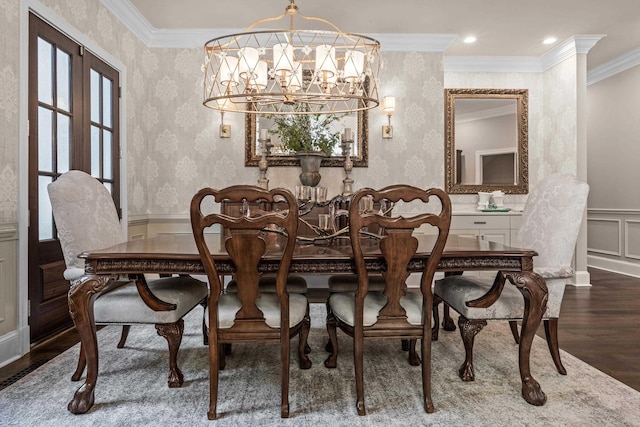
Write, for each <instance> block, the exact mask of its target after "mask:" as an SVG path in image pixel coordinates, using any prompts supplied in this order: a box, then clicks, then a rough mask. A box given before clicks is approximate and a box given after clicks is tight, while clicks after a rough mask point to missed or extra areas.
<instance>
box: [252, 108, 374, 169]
mask: <svg viewBox="0 0 640 427" xmlns="http://www.w3.org/2000/svg"><path fill="white" fill-rule="evenodd" d="M272 126H273V120H271V119H269V118H267V117H266V116H264V115H259V114H245V147H244V152H245V159H244V160H245V166H258V161H259V160H260V156H261V155H262V152H261V151H260V142H259V141H258V139H259V138H260V130H261V129H275V126H273V127H272ZM332 126H333V127H334V129H333V130H336V131H339V132H340V133H341V134H342V133H343V132H344V129H351V131H352V135H353V136H354V138H353V139H354V141H353V144H352V146H351V160H352V161H353V166H358V167H366V166H367V164H368V144H367V142H368V141H367V138H368V134H369V125H368V112H367V111H366V110H365V111H359V112H354V113H350V114H347V115H345V116H344V117H342V118H341V119H340V121H338V122H335V123H332ZM270 138H271V147H270V149H269V155H268V156H267V160H268V162H269V167H272V166H299V165H300V161H299V160H298V158H297V157H296V156H295V155H292V154H287V153H286V152H283V151H282V150H281V149H280V148H279V147H280V141H279V139H278V137H277V135H270ZM343 165H344V154H343V153H342V147H341V145H340V144H338V145H337V146H336V148H335V149H334V152H333V155H331V156H330V157H327V158H325V159H323V160H322V166H323V167H326V166H339V167H342V166H343Z"/></svg>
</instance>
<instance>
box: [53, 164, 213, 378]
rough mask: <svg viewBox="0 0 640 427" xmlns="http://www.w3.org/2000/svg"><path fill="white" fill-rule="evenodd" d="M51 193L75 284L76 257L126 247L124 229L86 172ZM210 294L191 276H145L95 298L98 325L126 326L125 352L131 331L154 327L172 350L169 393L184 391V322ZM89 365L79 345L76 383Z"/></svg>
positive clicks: (79, 272) (65, 178)
mask: <svg viewBox="0 0 640 427" xmlns="http://www.w3.org/2000/svg"><path fill="white" fill-rule="evenodd" d="M47 190H48V192H49V199H50V201H51V208H52V210H53V217H54V220H55V225H56V230H57V236H58V239H59V240H60V244H61V246H62V253H63V255H64V260H65V264H66V267H67V268H66V270H65V272H64V277H65V279H67V280H70V281H73V280H75V279H78V278H80V277H81V276H83V275H84V274H85V273H84V260H83V259H81V258H78V255H80V254H81V253H82V252H85V251H89V250H92V249H102V248H107V247H109V246H113V245H115V244H118V243H122V242H123V241H125V238H124V234H123V231H122V226H121V224H120V220H119V218H118V214H117V212H116V207H115V205H114V203H113V199H112V198H111V194H110V193H109V191H108V190H107V189H106V187H105V186H104V185H103V184H102V183H101V182H100V181H98V180H97V179H95V178H93V177H92V176H91V175H89V174H87V173H85V172H82V171H78V170H72V171H69V172H67V173H64V174H62V175H60V176H59V177H58V178H57V179H56V180H55V181H53V182H52V183H51V184H49V186H48V187H47ZM207 294H208V289H207V284H206V283H204V282H202V281H200V280H196V279H194V278H192V277H189V276H185V277H167V278H161V279H157V280H149V281H147V280H146V279H145V277H144V275H136V276H135V277H124V278H123V280H120V281H117V282H114V283H112V284H110V285H108V287H107V288H105V289H104V290H103V291H102V292H100V293H98V294H97V295H96V298H95V301H94V303H93V312H94V314H93V315H94V318H95V323H96V324H98V325H123V331H122V336H121V338H120V341H119V343H118V348H122V347H123V346H124V344H125V341H126V338H127V333H128V331H129V327H130V325H135V324H154V325H155V327H156V330H157V332H158V335H161V336H162V337H164V338H165V339H166V340H167V343H168V345H169V379H168V384H169V387H180V386H181V385H182V383H183V380H184V377H183V374H182V371H181V370H180V368H179V367H178V361H177V358H178V350H179V348H180V343H181V341H182V333H183V330H184V321H183V320H182V318H183V317H184V316H185V315H186V314H187V313H189V312H190V311H191V310H192V309H193V308H194V307H195V306H197V305H198V304H199V303H200V302H204V301H205V299H206V296H207ZM86 362H87V360H86V357H85V353H84V349H83V347H82V345H81V347H80V357H79V359H78V366H77V368H76V371H75V372H74V373H73V375H72V377H71V379H72V380H73V381H78V380H79V379H80V377H81V376H82V373H83V372H84V368H85V366H86Z"/></svg>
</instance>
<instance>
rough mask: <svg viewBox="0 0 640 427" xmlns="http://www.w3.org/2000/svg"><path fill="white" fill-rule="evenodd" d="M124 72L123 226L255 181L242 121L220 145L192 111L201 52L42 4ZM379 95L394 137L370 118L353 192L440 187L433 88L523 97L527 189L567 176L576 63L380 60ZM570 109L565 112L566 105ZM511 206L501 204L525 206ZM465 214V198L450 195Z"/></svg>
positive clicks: (11, 148) (6, 136)
mask: <svg viewBox="0 0 640 427" xmlns="http://www.w3.org/2000/svg"><path fill="white" fill-rule="evenodd" d="M41 2H42V4H44V5H45V6H46V7H48V8H50V9H51V10H52V11H54V13H55V14H57V15H59V16H60V17H61V18H62V19H64V20H67V21H68V22H69V23H70V25H72V26H73V27H75V28H77V30H78V31H80V32H81V33H83V34H84V35H86V36H87V37H88V38H90V39H92V40H94V41H95V43H96V44H97V45H98V46H100V48H101V49H104V50H105V51H107V52H108V53H109V54H110V55H113V56H114V57H115V58H118V59H119V60H120V61H121V62H122V63H123V64H124V67H125V70H124V73H123V77H124V80H123V82H122V86H123V89H124V98H123V100H124V103H125V105H126V117H124V120H125V121H126V122H125V128H126V136H125V138H124V140H123V143H124V144H125V146H126V159H127V170H128V205H129V215H130V216H140V215H148V214H157V215H180V216H182V215H186V213H187V211H188V205H189V201H190V198H191V195H192V194H194V193H195V192H196V191H197V190H198V189H199V188H201V187H203V186H215V187H223V186H227V185H231V184H239V183H249V184H252V183H256V182H257V179H258V169H257V168H255V167H250V168H246V167H244V122H243V120H244V118H243V117H242V115H238V114H236V115H234V114H227V115H225V117H224V120H225V123H226V124H230V125H231V128H232V131H231V138H228V139H221V138H219V136H218V126H219V124H220V120H221V118H220V114H219V113H217V112H215V111H213V110H209V109H207V108H205V107H203V106H202V103H201V78H202V74H201V71H200V65H201V63H202V61H203V57H204V55H203V53H202V51H201V50H200V49H165V48H163V49H159V48H149V47H146V46H145V45H144V44H143V43H141V42H140V41H139V40H138V39H137V38H136V37H135V36H134V35H133V34H132V33H131V32H130V31H129V30H128V29H127V28H126V27H125V26H124V25H123V24H122V23H121V22H120V21H119V20H118V19H116V18H115V17H114V16H112V15H111V13H110V12H108V11H107V10H106V9H105V8H104V7H103V6H102V5H101V4H100V2H99V1H98V0H42V1H41ZM19 9H20V8H19V1H18V0H0V10H1V11H2V17H1V18H0V19H1V20H2V26H3V30H2V32H3V35H5V37H2V40H1V41H0V49H1V50H0V54H1V55H2V58H3V61H2V66H0V120H2V122H1V123H2V127H1V128H0V136H1V138H2V140H1V141H0V153H1V154H2V159H1V160H0V196H1V197H0V221H3V222H6V221H16V218H17V188H18V184H17V176H18V173H17V171H18V159H17V157H18V154H17V153H18V148H17V144H16V142H15V141H17V140H18V113H17V112H18V111H19V105H18V103H19V99H18V98H19V97H18V89H17V88H18V87H19V40H20V38H19V33H20V23H19V21H20V19H19ZM382 59H383V70H382V73H381V81H380V86H379V87H380V96H381V97H382V96H385V95H393V96H395V97H396V106H397V110H396V112H395V114H394V115H393V117H392V125H393V127H394V138H393V139H382V137H381V127H382V125H383V124H385V122H386V116H384V115H383V114H382V113H381V112H380V111H379V109H374V110H372V111H370V113H369V118H370V121H369V124H370V126H369V167H368V168H354V171H353V174H352V178H353V179H354V180H355V184H354V188H359V187H362V186H365V185H366V186H373V187H380V186H383V185H387V184H391V183H397V182H405V183H409V184H414V185H417V186H421V187H426V186H439V187H441V186H443V185H444V165H443V158H444V134H443V128H444V122H443V102H444V101H443V89H444V87H445V86H446V87H505V88H529V90H530V105H529V114H530V118H529V126H530V127H529V154H530V165H529V171H530V181H531V182H536V181H538V180H539V179H541V178H542V177H543V176H545V175H547V174H548V173H551V172H555V171H565V172H568V171H572V170H575V156H576V152H575V93H569V92H571V88H572V87H575V82H573V83H572V82H571V81H567V79H569V80H570V79H574V80H575V62H574V61H572V60H571V59H569V60H566V61H564V62H563V63H561V64H560V65H557V66H555V67H553V68H552V69H551V70H550V71H547V72H544V73H445V71H444V65H443V54H442V53H418V52H385V51H383V52H382ZM572 103H573V105H571V104H572ZM321 173H322V175H323V178H322V181H321V185H324V186H327V187H329V194H330V195H333V194H337V193H338V192H340V191H341V189H342V179H343V178H344V171H343V170H342V169H341V168H323V169H321ZM298 174H299V168H296V167H278V168H275V167H274V168H270V169H269V171H268V175H267V177H268V178H269V180H270V186H271V187H274V186H285V187H289V188H292V187H293V186H294V185H295V184H296V183H297V182H298ZM524 197H525V196H511V200H509V198H508V200H507V203H520V202H524ZM452 199H453V201H454V203H462V204H473V203H474V202H475V196H473V195H469V196H465V195H459V196H453V197H452Z"/></svg>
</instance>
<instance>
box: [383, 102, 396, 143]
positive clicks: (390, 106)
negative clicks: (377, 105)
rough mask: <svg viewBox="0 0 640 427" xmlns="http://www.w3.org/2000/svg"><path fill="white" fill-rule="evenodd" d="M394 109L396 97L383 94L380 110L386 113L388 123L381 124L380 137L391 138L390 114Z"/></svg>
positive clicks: (391, 114)
mask: <svg viewBox="0 0 640 427" xmlns="http://www.w3.org/2000/svg"><path fill="white" fill-rule="evenodd" d="M395 110H396V98H395V96H385V97H384V98H383V99H382V112H384V113H385V114H386V115H387V120H388V124H386V125H383V126H382V138H384V139H391V138H393V126H391V116H393V112H394V111H395Z"/></svg>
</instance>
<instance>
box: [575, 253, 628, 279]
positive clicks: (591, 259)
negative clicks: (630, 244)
mask: <svg viewBox="0 0 640 427" xmlns="http://www.w3.org/2000/svg"><path fill="white" fill-rule="evenodd" d="M587 265H588V266H589V267H593V268H598V269H600V270H606V271H611V272H613V273H618V274H624V275H627V276H632V277H640V264H636V263H631V262H627V261H619V260H615V259H610V258H604V257H599V256H596V255H587Z"/></svg>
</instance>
